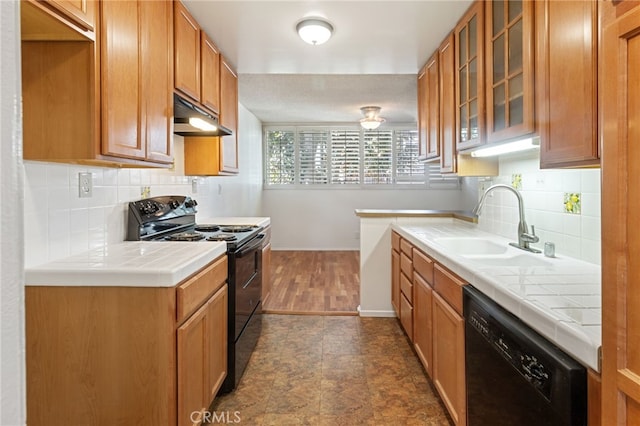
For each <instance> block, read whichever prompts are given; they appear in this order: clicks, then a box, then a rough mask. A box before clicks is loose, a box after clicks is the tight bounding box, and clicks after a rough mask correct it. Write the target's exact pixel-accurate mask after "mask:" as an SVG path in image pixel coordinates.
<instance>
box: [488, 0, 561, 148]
mask: <svg viewBox="0 0 640 426" xmlns="http://www.w3.org/2000/svg"><path fill="white" fill-rule="evenodd" d="M533 3H534V2H533V1H529V0H495V1H490V2H486V13H485V19H486V38H485V40H486V55H487V63H486V65H487V86H486V96H487V140H488V142H497V141H504V140H508V139H514V138H518V137H520V136H525V135H529V134H531V133H533V132H534V131H535V123H534V113H535V112H534V92H533V87H534V86H533V84H534V83H533V81H534V80H533V78H534V75H533V72H534V69H533V53H534V52H533ZM563 74H570V73H567V71H564V72H563Z"/></svg>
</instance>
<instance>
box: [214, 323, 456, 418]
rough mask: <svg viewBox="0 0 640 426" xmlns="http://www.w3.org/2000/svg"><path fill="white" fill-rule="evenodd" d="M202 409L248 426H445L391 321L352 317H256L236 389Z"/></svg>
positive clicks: (415, 360)
mask: <svg viewBox="0 0 640 426" xmlns="http://www.w3.org/2000/svg"><path fill="white" fill-rule="evenodd" d="M209 414H210V416H216V417H214V419H215V418H217V419H220V418H221V416H226V417H225V418H228V419H230V420H233V421H235V422H236V423H238V424H245V425H252V426H253V425H255V426H259V425H278V426H282V425H312V426H323V425H327V426H328V425H331V426H335V425H348V426H356V425H375V426H380V425H431V426H435V425H438V426H451V425H453V423H452V422H451V421H450V418H449V417H448V415H447V413H446V410H445V408H444V406H443V404H442V402H441V400H440V398H439V397H438V396H437V394H436V392H435V390H434V389H433V387H432V385H431V382H430V381H429V380H428V379H427V377H426V375H425V373H424V370H423V368H422V365H421V364H420V361H419V360H418V358H417V357H416V355H415V353H414V352H413V350H412V348H411V345H410V342H409V340H408V339H407V337H406V335H405V334H404V332H403V331H402V329H401V328H400V325H399V322H398V320H397V319H396V318H361V317H359V316H310V315H264V316H263V328H262V334H261V336H260V339H259V340H258V344H257V346H256V348H255V350H254V352H253V354H252V356H251V359H250V361H249V364H248V366H247V369H246V370H245V372H244V375H243V377H242V379H241V380H240V383H239V384H238V387H237V388H236V390H235V391H234V392H232V393H230V394H228V395H223V396H219V397H217V398H216V399H215V400H214V402H213V404H212V406H211V407H210V411H209ZM218 422H219V421H218ZM212 423H217V422H216V421H214V422H212Z"/></svg>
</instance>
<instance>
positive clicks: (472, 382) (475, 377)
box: [464, 286, 587, 426]
mask: <svg viewBox="0 0 640 426" xmlns="http://www.w3.org/2000/svg"><path fill="white" fill-rule="evenodd" d="M464 317H465V368H466V372H465V376H466V385H467V424H468V425H469V426H476V425H482V426H493V425H499V426H507V425H514V426H515V425H517V426H528V425H532V426H533V425H535V426H555V425H558V426H560V425H562V426H564V425H571V426H581V425H586V424H587V372H586V369H585V368H584V367H583V366H582V365H581V364H579V363H578V362H576V361H575V360H574V359H573V358H571V357H570V356H569V355H567V354H566V353H564V352H563V351H562V350H560V349H559V348H558V347H557V346H555V345H554V344H553V343H551V342H549V341H548V340H547V339H545V338H544V337H542V336H541V335H539V334H538V333H536V332H535V331H533V330H532V329H531V328H529V326H527V325H525V324H524V323H523V322H522V321H521V320H520V319H518V318H517V317H516V316H514V315H513V314H511V313H510V312H507V311H506V310H505V309H504V308H502V307H501V306H499V305H498V304H496V303H495V302H494V301H493V300H491V299H489V298H488V297H487V296H485V295H484V294H483V293H481V292H480V291H478V290H477V289H475V288H474V287H472V286H465V287H464Z"/></svg>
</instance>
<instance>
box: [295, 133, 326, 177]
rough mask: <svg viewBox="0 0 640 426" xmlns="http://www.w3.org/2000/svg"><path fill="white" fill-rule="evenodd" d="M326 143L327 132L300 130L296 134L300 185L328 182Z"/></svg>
mask: <svg viewBox="0 0 640 426" xmlns="http://www.w3.org/2000/svg"><path fill="white" fill-rule="evenodd" d="M328 142H329V132H328V131H325V130H301V131H299V132H298V146H299V149H300V154H299V157H300V161H299V167H300V183H301V184H303V185H311V184H326V183H328V182H329V175H328V171H329V170H328V169H329V167H328V166H329V165H328V164H327V159H328V152H327V145H328Z"/></svg>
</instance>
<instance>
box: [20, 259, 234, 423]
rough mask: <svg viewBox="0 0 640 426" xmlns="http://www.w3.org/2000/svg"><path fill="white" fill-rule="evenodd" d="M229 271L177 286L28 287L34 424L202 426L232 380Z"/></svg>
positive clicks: (223, 267)
mask: <svg viewBox="0 0 640 426" xmlns="http://www.w3.org/2000/svg"><path fill="white" fill-rule="evenodd" d="M227 266H228V265H227V256H226V255H223V256H221V257H218V258H217V259H215V260H213V261H212V262H211V263H209V264H208V265H207V266H205V267H204V268H202V269H201V270H200V271H199V272H197V273H195V274H194V275H193V276H191V277H189V278H187V279H186V280H184V281H183V282H181V283H180V284H178V285H177V286H175V287H119V286H113V287H107V286H103V287H91V286H86V287H83V286H29V285H27V286H26V287H25V321H26V380H27V400H26V402H27V417H28V418H29V424H34V425H41V424H56V425H58V424H60V425H71V424H78V423H79V421H78V419H82V420H81V421H80V423H81V424H91V425H116V424H123V425H133V424H154V425H178V426H183V425H193V424H200V423H201V421H202V420H203V416H202V412H203V411H204V410H206V409H208V407H209V406H210V404H211V402H212V401H213V399H214V397H215V396H216V394H217V392H218V390H219V389H220V386H221V385H222V382H223V380H224V379H225V377H226V375H227V325H228V323H227V321H228V320H227V313H228V311H227V308H228V299H227V298H228V288H227Z"/></svg>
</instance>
